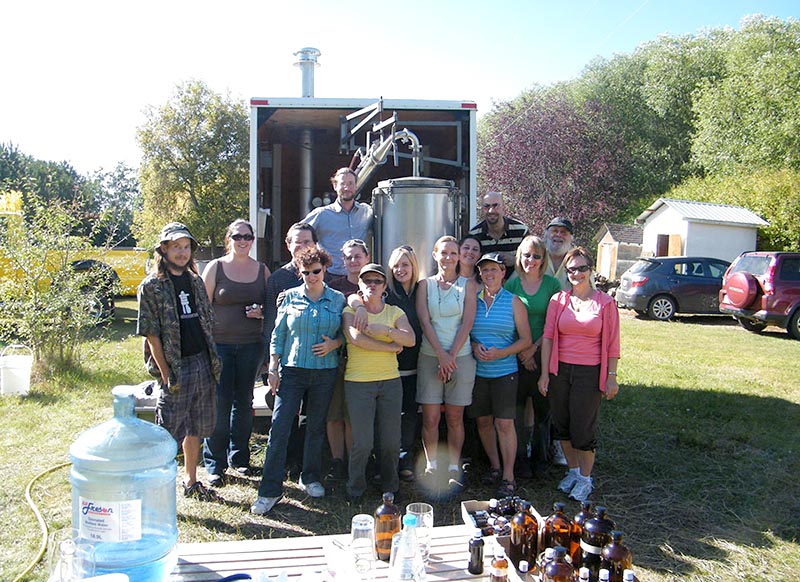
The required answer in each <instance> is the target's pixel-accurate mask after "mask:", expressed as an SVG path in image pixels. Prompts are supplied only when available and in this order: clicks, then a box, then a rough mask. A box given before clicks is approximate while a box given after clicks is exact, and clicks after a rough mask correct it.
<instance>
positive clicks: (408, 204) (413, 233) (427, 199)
mask: <svg viewBox="0 0 800 582" xmlns="http://www.w3.org/2000/svg"><path fill="white" fill-rule="evenodd" d="M465 205H466V201H465V197H464V195H463V194H462V193H461V191H460V190H459V189H458V188H456V186H455V182H452V181H451V180H440V179H437V178H419V177H408V178H396V179H393V180H384V181H382V182H378V187H377V188H375V189H374V190H373V191H372V207H373V210H374V212H375V253H374V256H375V258H376V259H377V260H379V261H380V263H381V264H382V265H384V266H385V267H387V268H388V263H389V256H390V255H391V254H392V250H394V249H395V248H397V247H399V246H402V245H410V246H411V247H412V248H413V249H414V252H415V253H416V255H417V261H418V262H419V270H420V274H419V276H420V279H422V278H423V277H428V276H431V275H433V274H435V273H436V265H435V263H434V261H433V257H432V256H431V252H432V251H433V243H435V242H436V239H438V238H439V237H441V236H443V235H446V234H449V235H451V236H454V237H456V238H459V236H460V235H461V228H460V227H461V223H462V216H463V213H464V211H465V210H466V206H465Z"/></svg>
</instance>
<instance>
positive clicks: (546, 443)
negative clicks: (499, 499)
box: [505, 235, 561, 479]
mask: <svg viewBox="0 0 800 582" xmlns="http://www.w3.org/2000/svg"><path fill="white" fill-rule="evenodd" d="M546 265H547V249H546V247H545V245H544V241H542V239H540V238H539V237H538V236H532V235H528V236H526V237H525V238H524V239H522V242H521V243H520V244H519V247H517V258H516V272H517V275H518V277H515V278H513V279H511V280H510V281H508V282H507V283H506V284H505V288H506V289H507V290H508V291H510V292H511V293H513V294H514V295H516V296H518V297H519V298H520V300H522V303H523V305H525V309H526V310H527V312H528V324H529V325H530V327H531V339H532V340H533V345H532V346H531V347H530V348H528V349H527V350H523V351H522V352H520V353H519V355H518V356H517V357H518V358H519V361H520V367H519V386H518V388H517V418H516V428H517V442H518V445H517V460H516V462H515V463H514V467H515V472H516V474H517V477H520V478H522V479H527V478H530V477H532V476H533V473H534V472H537V471H542V470H544V468H545V466H546V465H547V460H548V459H547V456H548V451H549V450H550V403H549V402H548V401H547V399H546V398H545V397H543V396H542V395H541V394H539V390H538V389H537V387H536V386H537V382H538V381H539V371H540V369H541V354H540V351H539V346H540V345H541V343H542V334H543V333H544V321H545V316H546V315H547V305H548V304H549V303H550V298H551V297H552V296H553V295H554V294H555V293H558V292H559V291H561V285H560V284H559V282H558V280H557V279H556V278H555V277H551V276H550V275H545V273H544V271H545V267H546ZM531 404H532V406H533V407H532V410H531ZM528 443H530V444H531V457H530V459H528V457H527V448H528V447H527V444H528Z"/></svg>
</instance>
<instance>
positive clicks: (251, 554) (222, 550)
mask: <svg viewBox="0 0 800 582" xmlns="http://www.w3.org/2000/svg"><path fill="white" fill-rule="evenodd" d="M472 531H473V528H471V527H468V526H465V525H453V526H443V527H436V528H433V535H432V538H431V559H430V561H429V563H428V566H427V568H426V571H427V574H428V580H431V581H436V580H442V581H444V580H452V581H457V580H488V578H489V574H488V572H489V564H490V562H491V556H492V551H493V548H494V538H486V548H485V552H484V553H485V564H484V566H485V568H484V575H483V576H472V575H471V574H469V573H468V572H467V560H468V557H469V555H468V552H467V542H468V540H469V538H470V535H471V534H472ZM335 539H338V540H340V541H342V542H344V543H347V542H348V541H349V536H348V535H347V534H341V535H333V536H306V537H293V538H274V539H261V540H244V541H234V542H208V543H191V544H178V555H179V560H178V565H177V566H176V568H175V570H174V571H173V573H172V577H171V579H170V580H171V582H213V581H215V580H219V579H220V578H222V577H224V576H229V575H231V574H236V573H239V572H246V573H248V574H250V575H251V576H252V577H253V579H254V580H259V579H260V578H259V577H260V576H262V577H263V576H266V578H261V579H263V580H268V579H269V577H272V578H275V577H277V576H278V575H279V574H280V573H281V572H284V571H285V572H286V574H287V575H288V577H289V580H296V579H297V578H299V577H300V576H302V575H303V574H304V573H308V572H319V576H318V579H319V580H320V582H322V581H323V580H324V581H329V580H334V579H333V578H332V577H331V576H330V574H329V573H328V561H329V559H330V557H331V556H335V555H339V556H341V552H342V551H341V550H339V549H335V546H334V545H333V541H334V540H335ZM388 568H389V566H388V564H386V563H384V562H380V561H378V562H376V568H375V577H374V579H375V580H386V579H388V575H389V570H388ZM512 569H513V568H512ZM510 574H511V573H510ZM510 579H512V580H513V579H516V576H514V575H511V576H510ZM337 582H338V581H337ZM347 582H350V581H347Z"/></svg>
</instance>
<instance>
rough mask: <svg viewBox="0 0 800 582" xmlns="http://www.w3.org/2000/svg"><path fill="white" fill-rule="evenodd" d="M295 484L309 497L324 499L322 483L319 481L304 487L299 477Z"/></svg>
mask: <svg viewBox="0 0 800 582" xmlns="http://www.w3.org/2000/svg"><path fill="white" fill-rule="evenodd" d="M297 484H298V485H299V486H300V490H301V491H305V492H306V493H308V495H309V496H310V497H325V487H323V486H322V483H320V482H319V481H314V482H313V483H309V484H308V485H306V484H305V483H303V478H302V477H300V480H299V481H298V482H297Z"/></svg>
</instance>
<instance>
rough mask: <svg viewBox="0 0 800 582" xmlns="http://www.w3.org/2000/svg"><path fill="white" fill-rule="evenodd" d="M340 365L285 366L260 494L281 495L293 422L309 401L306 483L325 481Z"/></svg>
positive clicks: (302, 475)
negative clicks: (328, 425) (324, 453)
mask: <svg viewBox="0 0 800 582" xmlns="http://www.w3.org/2000/svg"><path fill="white" fill-rule="evenodd" d="M335 381H336V368H326V369H323V370H312V369H310V368H291V367H284V368H281V383H280V386H279V388H278V394H277V395H276V396H275V410H273V412H272V427H271V428H270V429H269V440H268V441H267V452H266V454H265V456H264V469H263V470H262V473H261V485H259V487H258V496H259V497H280V496H281V495H282V494H283V478H284V477H285V476H286V450H287V449H288V445H289V434H290V432H291V430H292V424H293V423H295V422H297V413H298V412H299V411H300V404H301V402H302V401H303V400H305V401H306V439H305V446H304V450H303V472H302V473H301V474H300V478H301V479H302V480H303V483H314V482H317V481H322V445H323V443H324V442H325V424H326V422H327V420H328V406H330V403H331V394H333V384H334V382H335Z"/></svg>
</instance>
